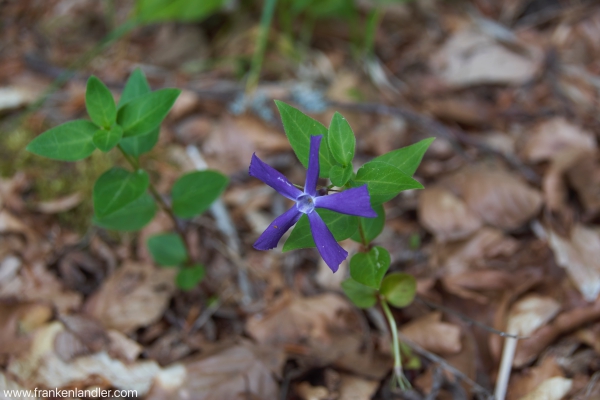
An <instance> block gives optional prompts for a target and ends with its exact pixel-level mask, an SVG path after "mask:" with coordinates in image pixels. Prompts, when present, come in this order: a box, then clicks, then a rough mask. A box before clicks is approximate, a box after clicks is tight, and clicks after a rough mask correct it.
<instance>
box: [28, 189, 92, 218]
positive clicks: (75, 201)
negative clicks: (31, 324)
mask: <svg viewBox="0 0 600 400" xmlns="http://www.w3.org/2000/svg"><path fill="white" fill-rule="evenodd" d="M81 200H83V196H82V195H81V193H79V192H76V193H73V194H70V195H68V196H65V197H61V198H59V199H55V200H51V201H42V202H39V203H37V204H35V206H34V207H33V208H34V209H35V210H36V211H39V212H41V213H44V214H57V213H60V212H64V211H68V210H70V209H72V208H75V207H77V206H78V205H79V203H81Z"/></svg>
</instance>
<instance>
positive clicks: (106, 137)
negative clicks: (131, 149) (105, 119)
mask: <svg viewBox="0 0 600 400" xmlns="http://www.w3.org/2000/svg"><path fill="white" fill-rule="evenodd" d="M122 136H123V129H122V128H121V127H120V126H119V125H114V126H113V127H112V128H110V129H109V130H105V129H98V130H97V131H96V133H94V146H96V147H97V148H98V149H99V150H101V151H104V152H107V151H109V150H111V149H112V148H113V147H115V146H116V145H117V144H118V143H119V141H120V140H121V137H122Z"/></svg>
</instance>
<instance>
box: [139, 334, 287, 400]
mask: <svg viewBox="0 0 600 400" xmlns="http://www.w3.org/2000/svg"><path fill="white" fill-rule="evenodd" d="M283 361H284V358H283V354H282V353H281V352H279V351H277V350H275V349H273V348H268V349H267V348H265V347H260V346H256V345H253V344H251V343H250V342H242V343H241V344H239V345H235V346H233V347H230V348H227V349H225V350H223V351H221V352H219V353H217V354H214V355H211V356H209V357H204V358H200V359H198V360H194V361H188V362H186V363H185V366H184V368H185V373H184V378H183V379H181V376H180V375H179V374H173V375H168V374H164V373H161V374H160V375H159V376H158V378H157V380H156V384H155V386H154V387H153V388H152V391H151V392H150V394H149V395H148V397H147V398H148V399H149V400H152V399H156V400H158V399H164V398H168V399H182V400H184V399H185V400H222V399H231V400H236V399H239V400H246V399H254V398H258V399H275V398H277V396H278V393H279V387H278V385H277V382H276V381H275V378H274V373H275V374H279V372H280V370H281V367H283Z"/></svg>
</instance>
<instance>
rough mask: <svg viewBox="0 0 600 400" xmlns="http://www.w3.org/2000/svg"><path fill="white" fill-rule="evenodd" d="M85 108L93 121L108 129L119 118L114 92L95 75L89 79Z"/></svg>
mask: <svg viewBox="0 0 600 400" xmlns="http://www.w3.org/2000/svg"><path fill="white" fill-rule="evenodd" d="M85 108H86V109H87V112H88V114H89V116H90V118H91V119H92V121H94V123H96V125H99V126H102V127H104V128H106V129H108V128H110V127H111V126H112V124H114V122H115V120H116V119H117V106H116V105H115V99H114V98H113V95H112V93H111V92H110V90H108V88H107V87H106V85H105V84H104V83H102V81H101V80H100V79H98V78H96V77H95V76H93V75H92V76H91V77H90V79H88V81H87V87H86V90H85Z"/></svg>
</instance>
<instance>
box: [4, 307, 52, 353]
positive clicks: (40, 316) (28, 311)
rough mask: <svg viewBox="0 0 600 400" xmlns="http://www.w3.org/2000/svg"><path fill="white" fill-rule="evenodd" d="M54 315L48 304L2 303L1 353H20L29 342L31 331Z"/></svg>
mask: <svg viewBox="0 0 600 400" xmlns="http://www.w3.org/2000/svg"><path fill="white" fill-rule="evenodd" d="M51 317H52V309H51V308H50V307H49V306H48V305H44V304H36V303H8V302H2V303H0V327H1V328H0V354H10V355H14V354H18V353H19V352H21V351H23V350H25V349H26V348H27V347H26V346H27V344H28V343H29V339H30V335H29V334H30V333H31V331H33V330H35V329H36V328H38V327H39V326H42V325H43V324H44V323H46V322H47V321H48V320H50V318H51Z"/></svg>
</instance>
